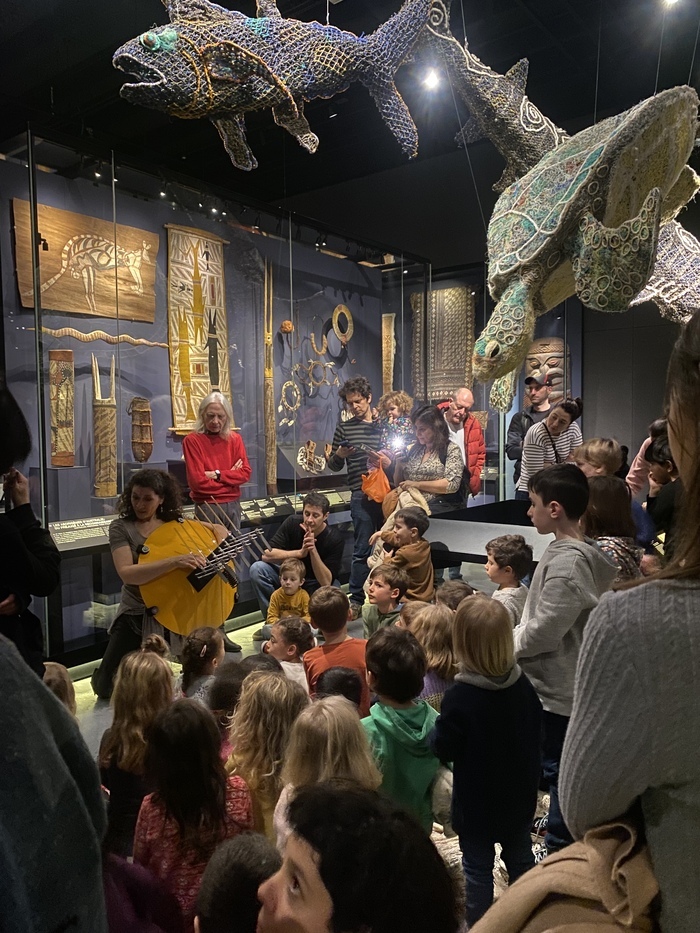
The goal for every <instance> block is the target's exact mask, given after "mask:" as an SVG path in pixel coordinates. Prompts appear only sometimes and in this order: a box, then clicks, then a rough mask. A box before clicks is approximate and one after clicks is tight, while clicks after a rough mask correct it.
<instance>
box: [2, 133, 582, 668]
mask: <svg viewBox="0 0 700 933" xmlns="http://www.w3.org/2000/svg"><path fill="white" fill-rule="evenodd" d="M2 156H3V157H2V159H1V160H0V191H2V210H3V211H4V213H5V216H6V217H7V218H8V222H6V223H5V224H3V226H2V229H1V230H0V262H1V263H2V302H3V311H4V313H3V329H2V341H3V343H4V361H5V370H6V377H7V382H8V385H9V386H10V388H11V390H12V392H13V393H14V395H15V397H16V398H17V400H18V402H19V403H20V405H21V407H22V409H23V411H24V412H25V415H26V416H27V419H28V422H29V425H30V428H31V431H32V436H33V439H34V448H33V450H32V453H31V456H30V458H29V461H28V462H27V463H26V464H24V465H23V469H24V470H25V471H26V472H27V473H28V475H29V477H30V482H31V489H32V502H33V506H34V509H35V512H36V514H37V515H38V516H39V517H40V518H41V520H42V521H43V522H45V523H47V524H48V526H49V527H50V529H51V532H52V534H53V537H54V539H55V541H56V543H57V544H58V546H59V549H60V550H61V552H62V558H63V559H62V582H61V586H60V588H59V590H58V591H57V592H56V593H55V594H54V596H52V597H51V598H50V599H49V600H45V601H44V602H43V604H42V602H41V601H40V600H35V601H34V605H33V608H34V611H35V612H36V613H37V614H38V615H40V617H42V618H43V620H44V623H45V631H46V642H47V651H48V653H49V654H50V655H51V656H52V657H55V658H58V659H60V660H63V661H64V662H67V663H79V662H81V661H84V660H89V659H92V658H94V657H97V656H99V654H100V653H101V650H102V646H103V644H104V642H105V640H106V637H107V635H106V632H107V628H108V626H109V624H110V621H111V620H112V619H113V617H114V615H115V613H116V609H117V606H118V603H119V592H120V586H121V583H120V580H119V578H118V576H117V574H116V571H115V569H114V566H113V563H112V560H111V556H110V551H109V542H108V530H109V524H110V522H111V521H112V520H113V518H114V516H115V509H116V506H117V501H118V497H119V495H120V494H121V492H122V491H123V490H124V488H125V485H126V484H127V483H128V481H129V478H130V477H131V476H132V475H133V474H134V472H135V471H136V470H139V469H141V468H144V467H151V468H159V469H162V470H166V471H168V472H169V473H171V474H173V475H174V476H175V477H176V478H177V479H178V481H179V482H180V484H181V486H182V487H183V490H184V491H185V493H187V491H188V483H187V474H186V469H185V463H184V460H183V452H182V450H183V438H184V437H185V436H187V434H188V433H189V432H191V431H192V430H193V429H194V428H195V422H196V417H197V412H198V406H199V403H200V401H201V400H202V399H203V398H204V397H205V396H207V395H208V394H209V393H210V392H211V391H212V390H214V389H216V390H219V391H221V392H222V393H223V394H224V395H225V396H226V397H227V398H229V399H230V400H231V402H232V406H233V415H234V423H235V430H236V431H237V432H238V433H239V435H240V438H241V439H242V441H243V444H244V446H245V450H246V453H247V457H248V460H249V463H250V467H251V476H250V480H249V481H248V482H246V483H245V485H244V486H243V487H242V496H241V500H242V527H243V529H244V530H245V529H250V528H261V529H262V531H263V534H264V535H265V536H266V538H269V537H270V535H271V534H272V533H274V530H275V529H276V528H277V527H278V526H279V524H280V523H281V521H282V520H283V519H284V518H285V517H286V516H288V515H290V514H294V513H295V512H300V507H301V499H302V498H303V495H304V494H305V493H306V492H307V491H308V490H311V489H315V490H319V491H323V492H324V493H325V494H326V495H327V496H328V498H329V501H330V503H331V521H332V522H342V523H349V519H350V516H349V511H348V503H349V497H350V494H349V490H348V487H347V484H346V475H345V471H344V470H343V471H341V472H333V471H331V470H329V469H328V465H327V460H326V458H327V454H328V453H329V451H330V445H331V443H332V440H333V435H334V432H335V429H336V426H337V425H338V424H339V423H340V422H341V421H342V420H343V419H344V418H345V417H347V413H346V411H345V408H344V405H343V402H342V400H341V398H340V395H339V391H340V387H341V386H342V385H343V383H344V382H345V381H346V380H347V379H349V378H351V377H353V376H357V375H363V376H365V377H366V378H367V379H368V380H369V382H370V384H371V386H372V396H373V404H374V405H376V403H377V402H378V400H379V399H380V397H381V396H382V395H383V394H384V393H386V392H389V391H391V390H399V389H402V390H405V391H406V392H407V393H408V394H409V395H410V396H411V397H412V398H413V399H415V401H416V403H417V404H418V403H424V402H426V401H429V402H435V401H438V400H440V399H445V398H446V397H448V396H449V395H450V394H451V393H452V392H453V391H454V390H455V389H456V388H458V387H459V386H461V385H470V384H471V353H472V348H473V343H474V339H475V336H477V335H478V333H479V332H480V330H481V329H482V327H483V326H484V323H485V321H486V319H487V318H488V315H489V314H490V312H491V309H492V305H491V302H490V299H489V297H488V294H487V291H486V288H485V279H484V274H485V273H484V268H483V267H481V266H479V267H474V268H468V269H460V270H456V271H455V270H452V271H449V272H446V273H441V274H440V275H433V274H432V270H431V268H430V265H429V264H428V263H427V262H425V261H423V260H421V259H420V258H419V257H414V256H407V255H404V254H402V253H401V252H400V251H399V250H397V249H395V248H391V247H387V246H384V245H381V244H372V243H359V242H356V241H354V240H352V239H348V238H346V237H345V236H343V235H342V234H340V233H338V232H336V231H333V230H329V229H321V228H319V226H318V225H316V224H314V223H313V222H311V221H308V220H305V219H304V218H301V217H298V216H295V215H291V214H289V213H286V212H283V211H274V210H272V209H271V208H270V206H269V205H261V204H254V203H249V202H245V201H242V200H241V199H239V198H238V197H237V196H235V195H233V194H230V193H227V192H225V191H223V190H218V189H214V188H211V189H208V190H206V191H204V190H203V189H202V187H201V186H200V185H199V184H198V183H190V182H188V181H187V180H186V179H182V178H177V179H175V178H173V177H168V178H167V179H166V178H164V177H162V176H159V175H158V173H157V172H149V171H144V170H141V169H137V168H134V167H131V166H129V165H127V164H126V163H123V162H122V161H121V160H120V159H119V157H118V155H117V154H115V153H110V154H109V155H106V156H103V157H102V158H100V157H99V156H97V155H94V154H92V153H87V152H78V151H75V150H74V149H72V148H70V147H67V146H64V145H60V144H57V143H53V142H51V141H49V140H46V139H43V138H35V137H33V136H32V135H31V134H29V135H28V136H27V137H26V138H24V137H23V138H22V139H20V140H15V144H14V145H13V147H12V149H11V150H10V149H8V151H6V152H5V153H3V154H2ZM537 326H538V329H537V335H536V336H537V337H538V339H540V340H541V341H543V342H541V345H540V349H539V350H538V353H537V354H535V356H533V357H532V359H529V360H528V363H527V364H526V365H528V366H531V367H533V366H534V367H537V366H539V367H546V368H548V369H549V370H550V371H551V372H552V373H554V374H556V378H557V379H560V380H561V381H562V383H563V384H562V389H563V390H564V391H567V392H569V393H570V391H571V390H574V391H576V390H577V389H578V387H579V386H580V366H579V361H580V356H581V354H580V339H581V312H580V306H578V303H577V302H575V301H570V302H568V303H567V305H566V306H563V307H562V308H559V309H555V310H554V311H552V312H550V313H549V314H548V315H546V316H544V317H542V318H540V319H539V321H538V325H537ZM557 341H558V343H557ZM555 344H556V346H555ZM562 344H563V345H566V346H568V359H569V362H568V363H567V365H566V366H564V365H563V363H562V360H563V350H562ZM557 347H558V348H559V350H558V351H557V349H556V348H557ZM557 360H559V362H557ZM519 389H520V390H521V389H522V380H520V382H519ZM488 390H489V387H488V386H480V385H477V386H476V387H475V389H474V394H475V404H474V413H475V415H476V417H477V418H478V420H479V422H480V424H481V426H482V428H483V430H484V434H485V439H486V450H487V456H486V462H485V465H484V469H483V473H482V483H481V491H480V492H479V494H478V495H477V496H476V497H472V498H471V499H470V500H469V504H470V505H471V504H485V503H488V502H492V501H496V500H499V499H502V498H507V497H508V496H509V495H512V469H511V468H510V466H509V464H508V461H507V458H506V430H507V424H508V421H509V418H510V417H511V415H512V412H511V413H510V414H509V415H502V414H499V413H497V412H495V411H493V410H490V409H489V402H488ZM521 405H522V396H521V394H519V395H518V396H517V397H516V399H515V402H514V407H513V412H514V411H517V410H519V408H520V407H521ZM192 512H193V506H192V504H191V503H189V504H188V506H187V507H186V515H187V516H189V517H191V515H192ZM351 551H352V535H348V546H347V548H346V556H345V565H344V566H345V569H346V571H347V569H348V563H349V556H350V553H351ZM247 557H248V558H250V559H254V557H255V554H253V555H247ZM248 562H249V560H248V559H247V558H246V555H243V558H242V560H241V561H239V563H238V565H237V572H238V604H237V609H236V613H240V612H243V611H246V610H247V609H250V608H253V603H251V600H252V590H251V588H250V585H249V582H248V577H247V563H248Z"/></svg>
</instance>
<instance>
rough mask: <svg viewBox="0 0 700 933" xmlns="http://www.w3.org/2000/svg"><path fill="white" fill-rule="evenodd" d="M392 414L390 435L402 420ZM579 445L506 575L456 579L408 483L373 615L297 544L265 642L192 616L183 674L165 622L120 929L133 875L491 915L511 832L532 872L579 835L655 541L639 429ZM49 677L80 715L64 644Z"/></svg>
mask: <svg viewBox="0 0 700 933" xmlns="http://www.w3.org/2000/svg"><path fill="white" fill-rule="evenodd" d="M395 401H397V403H398V402H401V399H397V400H395ZM393 414H394V420H393V421H392V426H393V428H394V429H395V433H394V434H391V432H389V433H387V435H386V437H385V444H386V447H387V449H388V448H389V447H390V446H391V444H392V443H398V442H399V441H398V440H397V438H398V439H399V440H400V439H401V438H403V437H404V436H405V431H404V427H405V426H404V425H403V424H402V422H401V418H402V417H403V416H402V415H401V414H400V413H399V414H397V413H396V412H394V413H393ZM575 460H576V463H571V462H568V463H556V464H554V465H552V466H549V467H547V468H545V469H543V470H540V471H539V472H536V473H534V474H533V475H531V476H529V478H528V481H527V488H528V495H529V498H530V507H529V511H528V515H529V517H530V519H531V521H532V523H533V525H534V526H535V528H536V530H537V531H538V532H539V533H540V534H542V535H551V536H553V540H552V541H551V543H550V544H549V545H548V546H547V548H546V549H545V550H544V553H543V554H542V555H541V556H540V559H539V563H538V564H537V566H536V567H534V564H533V549H532V547H531V546H530V544H528V543H527V541H526V540H525V538H524V537H523V536H522V535H517V534H508V535H502V536H499V537H496V538H493V539H492V540H490V541H489V542H488V543H487V544H486V547H485V559H486V566H485V569H486V574H487V576H488V578H489V580H490V581H491V583H492V584H494V585H495V589H494V591H493V593H492V594H491V598H489V597H487V596H486V595H485V594H483V593H479V592H477V591H475V590H474V588H473V587H471V586H470V585H469V584H468V583H466V582H464V581H463V580H453V579H450V580H449V581H446V582H444V583H443V584H442V585H441V586H439V587H438V588H437V589H436V588H435V579H434V574H433V566H432V561H431V552H430V545H429V543H428V541H427V540H426V537H425V534H426V531H427V530H428V527H429V517H428V515H427V514H426V512H425V511H424V510H423V509H421V508H419V507H417V506H410V507H406V508H400V509H398V510H397V511H396V512H395V514H394V522H393V528H392V530H390V531H385V532H382V533H379V532H378V533H377V535H376V536H375V538H374V539H373V540H372V543H374V542H375V541H376V540H381V541H382V542H383V546H384V552H383V562H382V563H380V564H379V565H377V566H374V568H373V569H372V570H371V572H370V575H369V578H368V585H367V600H366V602H365V604H364V606H363V608H362V612H361V621H362V633H363V635H364V637H353V636H352V635H351V634H349V631H348V625H349V623H351V622H352V621H353V612H352V610H351V606H350V602H349V600H348V597H347V595H346V594H345V593H344V592H343V590H342V589H341V588H340V587H339V586H337V585H333V584H330V585H329V584H325V585H319V586H316V587H315V588H314V589H313V592H311V593H310V594H309V593H308V592H307V591H306V590H305V589H304V587H303V584H304V581H305V576H306V573H307V564H306V562H305V560H303V559H300V558H298V557H289V556H287V557H285V558H284V559H282V560H281V561H280V562H279V584H280V585H279V588H277V589H274V590H273V591H272V592H271V593H270V594H269V608H268V610H267V618H266V622H267V626H268V627H267V628H266V629H265V634H266V635H269V637H268V640H267V641H266V642H265V644H264V645H263V647H262V651H261V653H260V654H257V655H253V656H252V657H249V658H246V659H245V660H244V661H242V662H236V661H233V660H227V659H226V657H225V645H224V636H223V634H222V632H221V630H220V629H218V628H210V627H204V628H200V629H197V630H196V631H194V632H192V633H191V634H190V635H189V636H187V638H186V639H185V641H184V644H183V647H182V654H181V656H180V660H181V663H182V673H181V674H180V676H179V677H178V678H177V680H174V678H173V673H172V667H171V665H170V662H169V657H168V647H167V645H166V644H165V642H164V641H163V640H162V639H161V638H159V637H158V636H150V637H149V638H148V639H147V640H146V641H145V642H144V644H143V645H142V646H141V648H140V649H139V650H136V651H132V652H131V653H129V654H127V655H126V656H125V657H124V658H123V659H122V661H121V663H120V665H119V668H118V670H117V673H116V677H115V680H114V690H113V695H112V707H113V711H114V716H113V722H112V725H111V726H110V728H109V729H108V730H107V731H106V732H105V734H104V736H103V737H102V741H101V744H100V749H99V755H98V766H99V774H100V780H101V784H102V792H103V795H104V798H105V800H106V802H107V812H108V820H107V828H106V833H105V834H104V838H103V843H102V848H103V858H104V866H105V869H104V870H105V879H104V884H105V894H106V904H107V911H108V914H110V915H111V918H112V920H111V922H112V924H113V929H114V930H115V931H116V930H117V929H121V928H120V927H119V926H118V922H117V921H116V920H115V919H114V918H115V915H116V914H120V913H121V914H123V912H124V910H125V908H124V904H123V902H122V901H123V898H124V897H125V896H126V897H127V900H129V901H130V903H131V900H133V902H134V903H133V904H132V905H131V907H132V908H133V909H134V911H136V912H137V913H138V910H139V909H140V908H139V907H138V901H139V896H140V897H143V896H144V895H143V892H144V891H145V890H150V891H151V894H150V896H149V897H150V901H149V902H150V903H151V905H152V915H151V916H149V922H150V923H151V926H149V927H148V929H152V930H153V931H154V933H156V931H161V933H165V931H166V930H171V931H173V933H194V931H197V933H229V931H234V930H240V931H242V933H243V931H245V933H253V931H257V933H282V931H287V930H294V931H295V933H330V931H331V930H333V931H338V933H341V931H342V933H355V931H360V930H370V929H371V930H372V931H373V933H399V931H401V933H403V930H404V929H405V928H406V927H407V926H410V927H412V928H413V929H414V930H415V931H416V933H458V931H459V930H460V929H462V928H463V920H464V918H466V928H467V929H472V928H474V929H475V930H479V929H481V924H480V923H479V921H480V920H481V918H482V917H483V916H484V915H485V914H486V913H487V911H489V908H490V907H491V905H492V902H493V899H494V883H493V871H494V855H495V852H496V851H497V850H496V848H495V847H496V846H500V850H499V851H500V858H501V860H502V863H503V864H504V865H505V869H506V871H507V874H508V880H509V883H511V884H512V883H513V882H515V881H516V880H517V879H519V878H520V877H521V876H523V875H525V874H526V873H527V872H528V871H529V870H530V869H531V868H533V867H534V866H535V865H536V864H537V863H541V864H542V865H545V864H546V862H548V861H549V860H546V861H545V857H546V856H547V855H551V854H554V853H556V852H558V851H559V850H561V849H563V848H564V847H566V846H569V845H571V844H572V843H573V841H574V840H573V837H572V835H571V832H570V830H569V826H568V825H567V822H566V819H565V813H563V812H562V806H561V804H560V800H559V774H560V769H561V762H562V757H563V754H564V747H565V742H566V739H567V734H568V733H569V732H570V729H569V723H570V719H571V717H572V713H573V711H574V707H575V705H576V702H577V680H576V678H577V665H578V663H579V658H580V656H581V654H582V650H583V646H584V639H585V637H586V636H585V633H586V631H587V626H588V620H589V616H590V615H591V613H592V612H593V610H594V609H595V608H596V606H597V605H598V602H599V601H600V599H601V597H602V596H603V594H604V593H605V592H606V591H607V590H609V589H610V587H611V586H612V585H613V584H615V585H619V584H624V583H626V582H629V581H634V580H636V579H638V578H639V577H640V576H641V572H642V571H641V569H640V568H641V564H642V555H643V553H644V550H645V547H646V548H649V545H650V542H651V539H650V538H649V539H648V540H647V539H645V537H644V536H645V535H648V529H647V527H646V525H645V516H644V515H641V516H640V515H639V514H638V513H639V511H640V510H639V509H638V510H636V511H635V509H633V506H632V502H631V497H630V495H629V492H628V489H627V486H626V485H625V483H624V481H623V480H622V479H620V478H619V477H618V476H616V475H614V474H615V473H616V471H617V470H619V468H620V464H621V463H622V454H621V451H620V448H619V445H617V443H616V442H615V441H612V440H608V439H595V440H594V441H589V442H586V443H585V444H583V445H582V446H581V447H580V448H579V449H578V451H577V452H576V456H575ZM644 460H645V462H646V463H647V464H648V468H649V476H650V487H651V491H650V497H649V499H648V500H647V509H646V511H647V512H653V513H656V515H657V517H658V515H659V514H661V515H664V516H665V515H666V513H668V514H669V515H670V519H669V520H668V522H667V525H666V526H665V528H666V537H665V541H664V542H663V543H664V544H665V548H666V555H665V556H666V558H668V556H669V552H670V554H671V556H672V555H673V548H674V547H675V545H676V541H675V518H676V514H675V509H674V503H675V500H676V496H677V495H679V494H680V492H679V490H681V486H680V483H679V481H678V475H679V471H678V469H677V466H676V464H675V462H674V460H673V456H672V454H671V451H670V447H669V442H668V437H667V435H665V434H661V435H658V436H656V437H655V438H654V439H653V440H652V441H651V443H650V444H648V445H647V447H646V450H645V451H644ZM674 487H675V488H674ZM312 507H314V502H312V503H311V505H310V506H309V508H312ZM319 509H320V511H321V512H323V504H321V505H320V506H319ZM641 511H642V512H644V511H645V510H641ZM324 514H325V513H324ZM322 517H323V515H322ZM312 518H313V516H312ZM325 530H326V526H325V525H323V527H321V526H320V525H319V527H318V528H317V529H316V531H317V533H318V535H319V536H320V535H322V534H324V533H325ZM312 538H314V535H313V533H312V532H311V531H309V530H308V529H307V530H305V531H304V532H303V541H304V542H306V544H305V546H306V545H307V544H312V543H313V542H312V540H311V539H312ZM307 539H308V541H307ZM314 540H315V538H314ZM684 541H685V544H684V546H687V540H685V539H684ZM300 553H301V551H300ZM310 566H312V567H314V568H315V569H316V571H317V570H318V568H316V565H315V564H313V562H312V563H311V564H310ZM317 576H318V573H317ZM316 582H318V580H317V581H316ZM589 676H590V675H589ZM44 679H45V683H46V684H47V686H48V687H49V688H50V689H51V690H52V691H53V692H54V693H55V694H56V696H57V697H58V698H59V699H60V700H61V701H62V703H63V704H64V705H65V706H66V708H67V709H68V710H69V711H70V713H71V714H72V715H73V716H74V715H75V696H74V692H73V691H72V684H71V682H70V679H69V678H68V677H67V675H66V673H65V669H62V668H61V667H60V665H51V664H47V665H46V673H45V676H44ZM578 703H579V706H580V705H581V700H580V697H579V698H578ZM578 728H579V730H580V724H578ZM569 756H570V757H571V756H572V750H571V748H569ZM445 788H446V789H447V790H446V793H447V795H448V799H450V798H451V807H450V808H449V809H450V812H448V813H446V812H445V807H444V805H443V804H442V803H441V799H440V795H441V794H442V795H444V793H445ZM538 792H539V794H540V795H541V793H542V792H545V793H546V795H547V798H548V804H547V813H546V815H545V816H544V818H543V819H540V820H538V821H537V825H536V826H535V825H534V824H533V820H534V817H535V813H536V808H537V806H538ZM568 793H569V795H570V796H571V795H572V793H573V792H572V791H571V790H568ZM545 799H546V798H545ZM541 802H542V798H541V797H540V803H541ZM570 806H571V809H572V810H573V809H574V808H573V804H571V805H570ZM579 822H580V821H579ZM435 823H441V824H442V825H443V826H444V827H445V832H446V834H448V835H449V833H452V832H454V833H455V834H456V836H457V838H458V842H459V850H460V855H461V866H462V873H463V878H464V885H463V890H462V894H461V896H459V895H457V894H456V892H455V889H454V885H453V883H452V880H451V878H450V875H449V872H448V870H447V868H446V866H445V865H444V864H443V863H442V861H441V860H440V858H439V856H438V855H437V850H436V849H435V848H434V847H433V846H432V845H431V844H430V842H429V836H430V834H431V831H433V830H434V824H435ZM533 830H536V831H537V832H539V833H540V834H541V836H542V837H543V841H540V842H536V844H535V845H533ZM131 858H133V863H134V864H133V865H131V866H129V864H128V863H127V862H125V861H124V860H125V859H131ZM360 858H362V859H364V861H363V862H359V861H358V859H360ZM372 866H381V869H382V874H381V876H380V877H379V878H371V877H370V876H371V874H372ZM417 866H419V867H420V875H418V874H416V872H417ZM127 869H132V870H133V871H134V874H133V875H129V874H128V871H127ZM400 873H401V874H400ZM148 879H150V880H148ZM411 879H413V881H412V882H411ZM154 884H155V886H156V887H155V888H153V885H154ZM149 885H150V886H151V887H149ZM156 889H157V890H158V891H159V892H160V893H159V894H158V895H157V896H156V894H155V893H154V892H155V891H156ZM127 890H128V892H129V893H128V895H125V891H127ZM137 891H140V892H141V895H138V894H137V893H135V892H137ZM156 904H158V905H159V907H158V908H157V909H156V907H155V906H154V905H156ZM261 905H262V906H261ZM130 909H131V908H130ZM156 914H158V916H156ZM166 916H168V917H170V918H171V919H170V920H166V919H165V918H166ZM234 916H235V922H234V921H233V920H232V917H234ZM401 917H404V918H405V921H404V920H401V921H399V918H401ZM95 929H98V927H97V926H96V927H95ZM110 929H112V927H110ZM134 929H135V928H134ZM649 929H652V927H650V928H649ZM664 933H667V930H664Z"/></svg>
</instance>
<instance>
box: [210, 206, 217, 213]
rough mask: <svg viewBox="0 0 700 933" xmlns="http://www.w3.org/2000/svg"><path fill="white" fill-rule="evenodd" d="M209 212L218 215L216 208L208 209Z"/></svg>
mask: <svg viewBox="0 0 700 933" xmlns="http://www.w3.org/2000/svg"><path fill="white" fill-rule="evenodd" d="M210 210H211V212H212V214H218V213H219V211H218V209H217V208H216V207H212V208H210Z"/></svg>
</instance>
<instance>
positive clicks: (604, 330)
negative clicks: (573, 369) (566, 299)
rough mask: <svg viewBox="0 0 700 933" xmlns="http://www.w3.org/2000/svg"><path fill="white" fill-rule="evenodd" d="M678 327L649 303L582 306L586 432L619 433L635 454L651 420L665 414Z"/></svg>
mask: <svg viewBox="0 0 700 933" xmlns="http://www.w3.org/2000/svg"><path fill="white" fill-rule="evenodd" d="M678 332H679V328H678V325H676V324H671V322H670V321H666V320H664V319H663V318H662V317H661V316H660V314H659V312H658V311H657V309H656V306H655V305H652V304H650V303H647V304H645V305H642V306H641V307H639V308H632V309H631V310H630V311H628V312H626V313H625V314H603V313H601V312H599V311H590V310H589V309H585V310H584V314H583V401H584V406H585V408H584V414H583V436H584V437H615V438H617V440H618V441H619V442H620V443H621V444H627V446H628V447H629V448H630V455H631V457H634V455H635V454H636V452H637V449H638V447H639V445H640V444H641V442H642V441H643V440H644V438H645V437H646V436H647V425H648V424H649V422H650V421H653V420H654V418H658V417H660V416H661V415H662V414H663V399H664V387H665V382H666V369H667V366H668V359H669V355H670V353H671V348H672V347H673V344H674V342H675V340H676V337H677V335H678Z"/></svg>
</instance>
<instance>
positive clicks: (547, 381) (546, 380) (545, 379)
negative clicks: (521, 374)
mask: <svg viewBox="0 0 700 933" xmlns="http://www.w3.org/2000/svg"><path fill="white" fill-rule="evenodd" d="M531 382H536V383H537V385H540V386H551V384H552V380H551V378H550V377H549V376H548V375H545V374H544V373H539V374H537V375H534V376H528V377H527V379H526V380H525V385H529V384H530V383H531Z"/></svg>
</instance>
